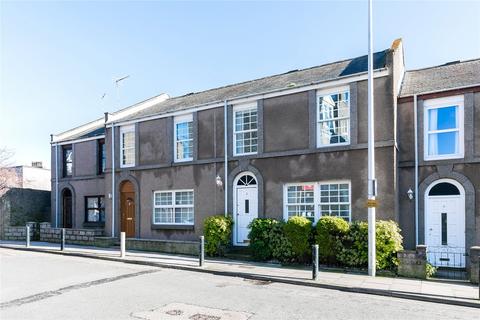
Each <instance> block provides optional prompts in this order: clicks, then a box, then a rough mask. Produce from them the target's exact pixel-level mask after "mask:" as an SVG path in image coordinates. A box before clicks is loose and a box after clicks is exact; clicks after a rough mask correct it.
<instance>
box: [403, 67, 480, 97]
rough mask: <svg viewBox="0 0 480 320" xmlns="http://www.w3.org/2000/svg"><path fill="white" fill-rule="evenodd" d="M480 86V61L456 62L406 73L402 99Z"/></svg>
mask: <svg viewBox="0 0 480 320" xmlns="http://www.w3.org/2000/svg"><path fill="white" fill-rule="evenodd" d="M475 84H480V59H474V60H466V61H455V62H450V63H446V64H444V65H440V66H435V67H430V68H424V69H418V70H411V71H407V72H406V73H405V76H404V78H403V83H402V89H401V91H400V97H403V96H410V95H413V94H415V93H417V94H419V93H422V92H431V91H435V90H442V91H447V90H449V89H453V88H456V87H462V86H468V85H475Z"/></svg>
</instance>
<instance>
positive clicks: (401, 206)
mask: <svg viewBox="0 0 480 320" xmlns="http://www.w3.org/2000/svg"><path fill="white" fill-rule="evenodd" d="M374 69H375V70H374V89H375V96H374V100H375V136H376V141H375V147H376V174H377V181H378V196H377V198H378V199H379V205H378V208H377V218H378V219H390V220H395V221H397V222H399V223H400V225H401V227H402V229H403V235H404V237H405V243H406V246H407V247H413V246H414V245H415V244H416V243H425V242H426V243H427V244H429V245H430V246H432V247H433V246H436V247H439V248H440V249H439V250H444V249H445V250H446V248H449V247H451V246H452V247H455V248H456V249H455V250H457V251H458V250H459V252H465V251H466V250H465V249H466V248H467V247H468V246H471V245H473V244H478V243H479V241H480V227H479V224H480V217H479V216H480V209H479V208H480V200H479V199H480V196H479V195H478V191H476V190H479V188H480V164H479V160H480V133H479V132H480V129H479V128H480V92H479V91H480V60H473V61H469V62H464V63H460V62H459V63H454V64H451V65H446V66H440V67H435V68H430V69H424V70H415V71H408V72H405V70H404V60H403V46H402V42H401V40H396V41H394V43H393V44H392V47H391V48H389V49H386V50H384V51H381V52H377V53H375V54H374ZM475 128H476V129H475ZM417 146H418V147H417ZM52 163H53V164H54V165H53V166H52V167H53V169H52V190H53V192H52V208H53V210H52V221H53V222H54V225H56V226H64V227H67V228H88V227H92V228H102V229H104V232H105V234H106V235H108V236H112V237H116V236H118V234H119V232H120V231H125V232H126V234H127V237H130V238H140V239H165V240H196V239H197V238H198V236H199V235H202V232H203V230H202V228H203V220H204V219H205V218H206V217H208V216H211V215H215V214H224V213H229V214H232V215H233V218H234V221H235V224H234V232H233V239H232V242H233V244H234V245H237V246H242V245H246V244H248V224H249V223H250V221H252V219H254V218H256V217H272V218H277V219H288V218H289V217H291V216H295V215H302V216H306V217H307V218H309V219H312V220H313V221H314V222H315V221H317V220H318V219H319V218H320V217H321V216H323V215H334V216H339V217H342V218H344V219H346V220H348V221H351V220H366V219H367V209H366V206H365V202H366V194H367V183H366V181H367V57H366V56H363V57H358V58H353V59H347V60H342V61H338V62H334V63H330V64H325V65H321V66H317V67H312V68H308V69H303V70H294V71H290V72H287V73H284V74H279V75H274V76H269V77H265V78H261V79H256V80H252V81H247V82H243V83H238V84H234V85H228V86H225V87H220V88H216V89H211V90H207V91H203V92H197V93H191V94H187V95H184V96H179V97H169V96H168V95H166V94H162V95H159V96H157V97H154V98H151V99H149V100H146V101H143V102H140V103H138V104H136V105H134V106H131V107H128V108H126V109H123V110H120V111H118V112H115V113H112V114H106V115H105V117H102V118H100V119H98V120H96V121H94V122H91V123H88V124H85V125H83V126H80V127H78V128H75V129H72V130H70V131H67V132H64V133H61V134H59V135H56V136H53V139H52ZM476 192H477V194H476ZM444 208H446V209H444ZM442 248H443V249H442Z"/></svg>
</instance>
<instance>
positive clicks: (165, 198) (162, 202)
mask: <svg viewBox="0 0 480 320" xmlns="http://www.w3.org/2000/svg"><path fill="white" fill-rule="evenodd" d="M155 205H156V206H169V205H172V193H171V192H157V193H155Z"/></svg>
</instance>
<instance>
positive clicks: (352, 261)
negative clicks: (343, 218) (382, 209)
mask: <svg viewBox="0 0 480 320" xmlns="http://www.w3.org/2000/svg"><path fill="white" fill-rule="evenodd" d="M375 233H376V250H377V256H376V261H377V269H381V270H382V269H391V270H393V269H395V268H396V266H397V265H398V260H397V256H396V253H397V252H398V251H400V250H402V236H401V235H400V228H399V227H398V225H397V224H396V223H395V222H393V221H377V223H376V232H375ZM342 245H343V248H342V250H341V251H340V253H339V255H338V256H337V259H338V261H340V262H342V263H343V264H344V265H346V266H348V267H356V268H359V267H366V266H367V265H368V224H367V223H366V222H353V223H352V224H351V225H350V229H349V231H348V232H347V234H346V236H345V237H344V238H343V241H342Z"/></svg>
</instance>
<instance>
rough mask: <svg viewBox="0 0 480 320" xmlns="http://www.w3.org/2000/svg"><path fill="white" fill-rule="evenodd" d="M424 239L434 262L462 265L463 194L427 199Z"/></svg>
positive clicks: (463, 246)
mask: <svg viewBox="0 0 480 320" xmlns="http://www.w3.org/2000/svg"><path fill="white" fill-rule="evenodd" d="M426 210H427V214H426V225H425V236H426V237H425V239H426V244H427V250H428V252H429V253H428V258H429V259H428V260H429V262H430V263H431V264H432V265H434V266H441V267H457V268H464V267H465V204H464V198H463V196H461V195H459V196H430V197H428V199H427V207H426Z"/></svg>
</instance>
